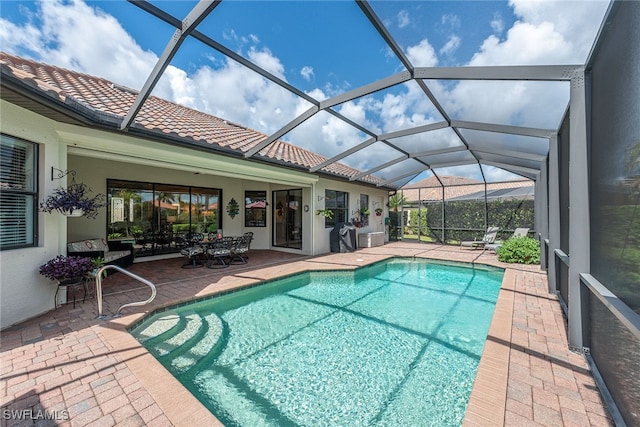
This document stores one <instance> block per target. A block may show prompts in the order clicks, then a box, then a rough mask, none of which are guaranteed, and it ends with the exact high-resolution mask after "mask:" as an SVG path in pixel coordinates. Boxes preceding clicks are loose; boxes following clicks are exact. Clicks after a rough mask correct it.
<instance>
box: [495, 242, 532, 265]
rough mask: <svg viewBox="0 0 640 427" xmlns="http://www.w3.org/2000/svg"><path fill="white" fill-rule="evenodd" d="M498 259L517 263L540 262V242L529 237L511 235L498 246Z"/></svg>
mask: <svg viewBox="0 0 640 427" xmlns="http://www.w3.org/2000/svg"><path fill="white" fill-rule="evenodd" d="M497 252H498V260H500V261H502V262H509V263H518V264H540V243H539V242H538V241H537V240H536V239H532V238H531V237H512V238H510V239H507V240H505V241H504V242H503V243H502V246H500V247H499V248H498V251H497Z"/></svg>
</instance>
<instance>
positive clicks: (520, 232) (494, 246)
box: [484, 228, 529, 252]
mask: <svg viewBox="0 0 640 427" xmlns="http://www.w3.org/2000/svg"><path fill="white" fill-rule="evenodd" d="M527 234H529V229H528V228H516V229H515V231H514V232H513V235H512V236H511V237H509V239H512V238H514V237H526V236H527ZM502 243H503V242H502V240H496V241H495V242H493V243H491V244H488V245H485V247H484V248H485V249H488V250H490V251H493V252H497V251H498V249H499V248H500V246H502Z"/></svg>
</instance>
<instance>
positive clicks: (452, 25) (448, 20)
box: [440, 13, 460, 30]
mask: <svg viewBox="0 0 640 427" xmlns="http://www.w3.org/2000/svg"><path fill="white" fill-rule="evenodd" d="M440 22H441V23H442V25H444V26H446V27H448V28H449V29H450V30H455V29H458V28H460V17H459V16H458V15H454V14H451V13H447V14H445V15H442V18H440Z"/></svg>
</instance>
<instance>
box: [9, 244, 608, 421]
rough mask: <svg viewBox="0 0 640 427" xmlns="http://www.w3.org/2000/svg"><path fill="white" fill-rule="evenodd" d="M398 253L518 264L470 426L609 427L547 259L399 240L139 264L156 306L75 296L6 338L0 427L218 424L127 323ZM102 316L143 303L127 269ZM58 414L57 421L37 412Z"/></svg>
mask: <svg viewBox="0 0 640 427" xmlns="http://www.w3.org/2000/svg"><path fill="white" fill-rule="evenodd" d="M391 256H416V257H426V258H434V259H446V260H454V261H465V262H478V263H484V264H489V265H495V266H501V267H509V268H508V270H507V271H506V273H505V279H504V281H503V287H502V289H501V291H500V296H499V298H498V303H497V306H496V311H495V314H494V318H493V322H492V325H491V328H490V330H489V336H488V339H487V343H486V345H485V350H484V353H483V355H482V359H481V361H480V366H479V370H478V377H477V379H476V382H475V384H474V389H473V392H472V395H471V399H470V402H469V406H468V408H467V415H466V418H465V425H468V426H475V425H484V426H497V425H506V426H529V425H530V426H541V425H546V426H559V425H564V426H611V425H613V423H612V422H611V420H610V417H609V416H608V414H607V411H606V409H605V408H604V406H603V403H602V399H601V397H600V394H599V392H598V389H597V387H596V385H595V382H594V380H593V378H592V376H591V373H590V371H589V367H588V364H587V363H586V361H585V359H584V357H583V356H582V355H580V354H575V353H572V352H570V351H569V350H568V346H567V338H566V332H565V331H566V325H565V323H564V318H563V315H562V311H561V308H560V305H559V303H558V301H557V298H556V296H555V295H552V294H549V293H548V292H547V281H546V276H545V274H544V273H543V272H541V271H540V268H539V266H520V265H516V266H513V265H511V266H507V265H506V264H504V265H503V264H501V263H499V262H498V261H497V260H496V256H495V254H491V253H488V252H487V253H484V252H482V251H479V250H468V249H460V248H457V247H450V246H437V245H425V244H414V243H406V242H395V243H390V244H387V245H385V246H383V247H378V248H367V249H361V250H358V251H356V252H354V253H349V254H328V255H324V256H319V257H301V256H297V255H292V254H286V253H280V252H274V251H252V253H251V259H250V261H249V264H247V265H240V266H232V267H230V268H227V269H222V270H210V269H207V268H198V269H182V268H180V266H181V265H182V264H183V263H184V259H181V258H177V259H170V260H162V261H152V262H145V263H137V264H135V265H133V266H132V267H131V268H130V270H131V271H132V272H134V273H136V274H139V275H141V276H142V277H144V278H146V279H149V280H151V281H152V282H154V283H156V285H157V286H158V295H157V297H156V300H155V301H154V302H153V303H152V304H151V305H149V306H145V307H134V308H129V309H125V310H124V314H125V316H123V317H121V318H118V319H107V320H98V319H96V318H95V317H96V315H97V308H96V301H95V299H93V298H90V299H87V301H86V302H85V303H82V302H80V303H79V304H76V308H75V309H74V308H72V305H71V304H67V305H65V306H63V307H61V308H58V309H57V310H53V311H51V312H49V313H46V314H44V315H42V316H39V317H38V318H36V319H32V320H29V321H27V322H23V323H21V324H18V325H15V326H13V327H11V328H8V329H6V330H4V331H2V333H1V334H0V340H1V341H0V347H1V352H0V381H1V384H0V386H1V389H0V407H1V409H2V417H1V418H2V425H3V426H5V425H6V426H13V425H39V426H40V425H71V426H86V425H92V426H112V425H118V426H141V425H149V426H165V425H166V426H169V425H185V426H193V425H216V424H217V423H218V422H217V420H216V419H215V417H213V415H211V414H210V413H209V412H208V411H207V410H206V409H205V408H204V406H202V405H201V404H200V403H199V402H198V401H197V400H196V399H195V398H194V397H193V396H191V394H190V393H189V392H188V391H186V389H184V388H183V387H182V386H181V385H180V384H179V383H178V382H177V380H175V379H174V378H173V377H172V376H171V375H170V374H169V373H168V372H167V371H166V370H165V369H164V368H163V367H162V366H161V365H160V364H159V363H158V362H157V361H156V360H155V359H154V358H153V357H152V356H151V355H149V353H147V352H146V351H145V350H144V349H143V348H142V347H141V346H140V345H138V343H137V342H136V341H135V340H134V339H133V337H131V335H130V334H128V333H127V332H126V330H125V327H126V326H127V325H130V324H132V323H133V322H135V321H136V320H138V319H139V318H141V317H142V316H143V315H144V313H147V312H149V311H151V310H153V309H154V308H158V307H162V306H166V305H169V304H171V303H175V302H178V301H185V300H189V299H192V298H194V297H199V296H203V295H208V294H212V293H216V292H220V291H222V290H227V289H231V288H234V287H238V286H246V285H250V284H253V283H256V282H258V281H260V280H264V279H269V278H273V277H278V276H282V275H287V274H292V273H295V272H299V271H304V270H309V269H315V270H318V269H337V268H347V269H349V268H355V267H358V266H362V265H366V264H369V263H373V262H376V261H379V260H382V259H385V258H388V257H391ZM104 289H105V298H104V304H105V312H106V313H113V312H115V310H116V309H117V308H118V307H119V306H120V305H121V304H124V303H127V302H132V301H135V300H143V299H146V298H147V296H148V294H149V290H148V288H146V289H145V288H141V287H140V286H139V283H137V282H132V281H131V279H129V278H128V277H127V276H125V275H123V274H116V275H114V276H112V277H110V278H108V279H107V280H105V282H104ZM44 417H53V418H56V419H55V420H44V419H39V420H36V421H34V420H32V418H44Z"/></svg>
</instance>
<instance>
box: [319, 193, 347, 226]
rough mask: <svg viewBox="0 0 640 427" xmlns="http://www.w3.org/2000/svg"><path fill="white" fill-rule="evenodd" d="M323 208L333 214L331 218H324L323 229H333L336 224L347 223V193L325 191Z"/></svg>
mask: <svg viewBox="0 0 640 427" xmlns="http://www.w3.org/2000/svg"><path fill="white" fill-rule="evenodd" d="M324 208H325V209H328V210H330V211H332V212H333V218H326V217H325V219H324V226H325V227H333V226H334V225H336V224H340V223H342V222H347V221H348V220H349V193H345V192H344V191H336V190H325V191H324Z"/></svg>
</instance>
